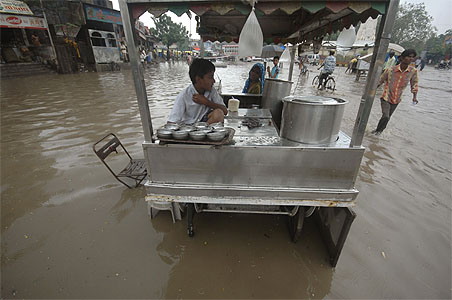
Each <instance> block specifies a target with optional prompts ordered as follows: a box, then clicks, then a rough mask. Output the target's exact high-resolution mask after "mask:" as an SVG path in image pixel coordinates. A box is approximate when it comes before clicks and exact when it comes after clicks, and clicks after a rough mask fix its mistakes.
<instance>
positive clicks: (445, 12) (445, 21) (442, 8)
mask: <svg viewBox="0 0 452 300" xmlns="http://www.w3.org/2000/svg"><path fill="white" fill-rule="evenodd" d="M112 1H113V7H114V8H115V9H118V10H119V4H118V0H112ZM400 2H401V3H425V7H426V9H427V12H428V13H429V14H430V15H431V16H432V17H433V26H435V27H436V28H437V29H438V34H440V33H444V32H445V31H446V30H447V29H451V28H452V21H451V20H452V0H401V1H400ZM168 15H169V16H170V17H171V19H172V20H173V21H174V22H177V23H182V24H183V25H184V26H185V27H186V28H187V30H190V19H189V18H188V16H187V15H186V14H183V15H182V17H178V16H176V15H175V14H173V13H172V12H169V13H168ZM140 20H141V21H142V22H143V23H144V24H145V25H146V26H148V27H153V25H154V23H153V22H152V20H151V17H150V14H149V13H145V14H144V15H143V16H141V17H140ZM191 33H192V38H199V35H198V34H197V33H196V21H195V19H194V17H193V20H192V21H191Z"/></svg>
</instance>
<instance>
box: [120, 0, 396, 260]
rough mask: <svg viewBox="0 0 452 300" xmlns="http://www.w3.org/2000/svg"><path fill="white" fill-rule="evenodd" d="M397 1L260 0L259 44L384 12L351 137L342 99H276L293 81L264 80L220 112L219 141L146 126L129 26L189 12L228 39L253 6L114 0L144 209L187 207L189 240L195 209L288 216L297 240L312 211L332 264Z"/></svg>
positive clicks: (297, 38) (210, 32) (352, 197)
mask: <svg viewBox="0 0 452 300" xmlns="http://www.w3.org/2000/svg"><path fill="white" fill-rule="evenodd" d="M253 3H254V1H253ZM398 3H399V1H398V0H391V1H390V0H375V1H361V0H355V1H347V2H343V1H274V0H273V1H271V0H270V1H264V0H263V1H259V2H257V3H256V4H255V5H254V9H255V11H256V15H257V16H258V20H259V24H260V26H261V28H262V32H263V36H264V41H266V42H269V41H283V42H291V43H292V44H296V43H309V42H312V41H313V42H315V43H317V42H318V41H319V40H321V39H322V37H323V36H324V35H326V34H327V33H331V32H334V31H337V30H341V29H343V28H344V27H348V26H350V25H352V24H353V25H356V24H357V23H358V22H359V21H365V20H367V18H368V17H373V18H376V17H377V16H379V15H382V22H381V25H380V29H379V31H378V34H377V41H376V46H375V50H374V55H373V57H372V62H371V65H370V72H369V76H368V77H367V84H366V88H365V90H364V93H363V96H362V101H361V104H360V107H359V112H358V115H357V117H356V121H355V127H354V130H353V135H352V136H351V137H349V136H347V135H346V134H345V133H344V132H342V131H340V121H341V118H342V115H341V111H342V112H343V107H344V105H346V104H347V101H346V99H335V98H324V97H317V98H316V97H306V96H305V95H299V96H294V97H282V96H286V94H284V93H282V94H284V95H282V94H281V93H277V92H276V93H275V89H277V88H278V87H279V86H281V85H282V86H283V87H282V88H283V89H284V87H287V85H289V86H290V85H291V83H290V82H273V83H272V82H271V81H270V80H266V83H265V86H264V93H263V95H262V97H261V99H259V97H257V98H255V99H252V101H248V102H246V103H248V104H252V105H251V106H250V107H243V105H242V107H241V108H240V109H238V111H236V112H230V113H229V114H228V116H227V117H226V119H225V124H224V126H225V127H227V128H230V129H229V130H230V131H229V132H228V134H229V136H227V138H225V139H224V140H222V141H219V142H205V143H196V142H195V141H194V140H184V141H182V142H177V141H175V142H172V141H171V139H167V140H165V139H164V138H162V136H161V135H158V134H157V131H154V128H153V126H152V118H151V112H150V109H149V104H148V97H147V94H146V88H145V83H144V78H143V69H142V67H141V66H140V63H139V58H138V57H137V53H138V52H137V51H136V40H135V39H134V34H133V26H132V24H134V20H135V19H136V18H138V17H139V16H140V15H141V14H142V13H144V12H145V11H149V12H150V13H152V14H154V15H155V16H156V17H158V16H159V15H160V14H162V13H164V12H166V11H173V12H177V13H178V15H181V14H182V13H184V12H187V11H189V10H190V11H192V12H194V13H195V14H196V15H198V16H199V19H198V20H199V23H198V33H199V34H200V35H201V37H202V39H203V40H219V41H223V40H226V41H228V40H234V39H237V38H238V36H239V34H240V30H241V28H242V27H243V24H244V23H245V21H246V18H247V16H248V14H249V13H250V12H251V9H252V7H251V5H252V4H249V3H247V1H240V0H233V1H227V2H226V1H170V0H166V1H165V0H158V1H154V0H148V1H146V0H121V1H120V8H121V14H122V20H123V22H124V29H125V34H126V38H127V43H128V47H129V49H130V51H129V53H130V56H131V64H132V71H133V75H134V83H135V89H136V94H137V100H138V104H139V109H140V115H141V122H142V126H143V131H144V142H143V150H144V156H145V160H146V164H147V171H148V178H147V181H146V183H145V187H146V191H147V196H146V201H148V203H149V205H150V206H151V207H152V205H153V204H158V205H161V204H165V203H166V204H171V205H173V204H179V203H184V204H186V205H187V231H188V234H189V235H190V236H193V234H194V215H195V214H196V213H199V212H238V213H263V214H280V215H287V216H288V217H287V218H288V221H289V229H290V233H291V237H292V240H293V241H296V240H297V239H298V238H299V236H300V233H301V230H302V227H303V220H304V218H305V217H308V216H312V217H313V218H315V219H316V223H317V224H318V226H319V229H320V232H321V234H322V237H323V240H324V241H325V244H326V246H327V249H328V252H329V255H330V263H331V265H332V266H335V265H336V263H337V260H338V258H339V255H340V253H341V250H342V247H343V245H344V242H345V239H346V237H347V235H348V231H349V229H350V226H351V223H352V222H353V219H354V218H355V213H354V212H353V210H352V209H351V207H353V206H354V205H355V204H356V198H357V196H358V190H357V189H356V188H355V181H356V178H357V175H358V172H359V167H360V163H361V159H362V157H363V154H364V151H365V149H364V147H362V145H361V143H362V139H363V136H364V131H365V128H366V124H367V120H368V117H369V114H370V110H371V106H372V102H373V99H374V96H375V90H376V85H377V79H378V75H377V74H380V73H381V69H382V65H383V60H384V55H385V53H386V49H387V46H388V43H389V38H390V32H391V30H392V27H393V23H394V18H395V13H396V10H397V7H398ZM292 61H293V60H292ZM280 88H281V87H280ZM289 91H290V88H289ZM271 95H274V96H271ZM256 105H259V107H257V106H256ZM277 119H280V120H281V121H280V124H279V125H278V124H277V122H275V120H277ZM200 126H204V125H200ZM158 205H157V206H158Z"/></svg>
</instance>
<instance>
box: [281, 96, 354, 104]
mask: <svg viewBox="0 0 452 300" xmlns="http://www.w3.org/2000/svg"><path fill="white" fill-rule="evenodd" d="M283 101H284V102H290V103H295V104H312V105H341V104H346V103H348V101H346V100H342V99H339V98H332V97H323V96H287V97H285V98H284V99H283Z"/></svg>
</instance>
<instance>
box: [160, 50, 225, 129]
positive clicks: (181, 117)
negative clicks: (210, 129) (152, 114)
mask: <svg viewBox="0 0 452 300" xmlns="http://www.w3.org/2000/svg"><path fill="white" fill-rule="evenodd" d="M188 73H189V75H190V79H191V81H192V84H190V85H189V86H187V87H186V88H185V89H183V90H182V91H181V92H180V93H179V95H177V97H176V101H174V106H173V109H172V110H171V113H170V116H169V118H168V122H170V123H183V124H193V123H196V122H207V123H208V124H212V123H217V122H223V121H224V116H225V115H226V114H227V113H228V110H227V108H226V106H225V105H224V102H223V99H222V98H221V96H220V95H219V94H218V92H217V91H216V90H215V88H214V87H213V84H214V83H215V79H214V74H215V66H214V65H213V63H212V62H210V61H208V60H206V59H198V58H197V59H195V60H193V62H192V64H191V65H190V70H189V72H188Z"/></svg>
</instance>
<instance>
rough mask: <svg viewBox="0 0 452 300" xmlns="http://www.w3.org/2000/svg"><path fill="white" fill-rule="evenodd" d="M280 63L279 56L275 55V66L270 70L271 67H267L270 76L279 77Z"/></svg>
mask: <svg viewBox="0 0 452 300" xmlns="http://www.w3.org/2000/svg"><path fill="white" fill-rule="evenodd" d="M278 63H279V56H275V57H273V65H274V66H273V68H272V70H271V71H270V67H267V73H268V77H270V78H273V79H276V78H278V75H279V67H278Z"/></svg>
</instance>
